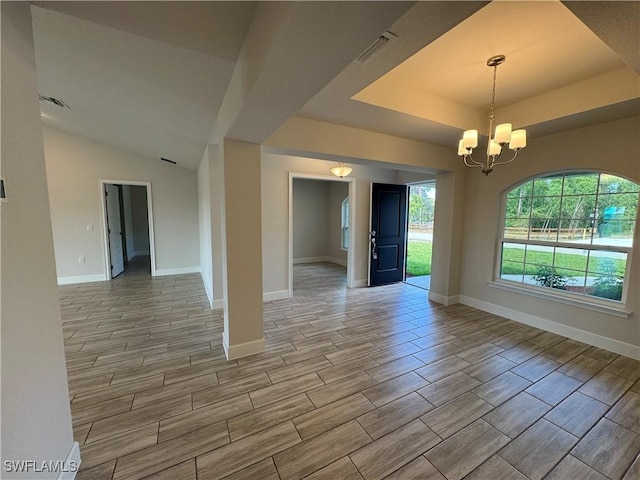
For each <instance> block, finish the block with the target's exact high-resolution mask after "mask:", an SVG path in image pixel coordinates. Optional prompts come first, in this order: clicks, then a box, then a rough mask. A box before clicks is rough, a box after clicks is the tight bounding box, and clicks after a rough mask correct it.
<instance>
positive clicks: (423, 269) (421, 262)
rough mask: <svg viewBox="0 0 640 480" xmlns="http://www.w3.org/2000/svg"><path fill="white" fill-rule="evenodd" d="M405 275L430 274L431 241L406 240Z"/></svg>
mask: <svg viewBox="0 0 640 480" xmlns="http://www.w3.org/2000/svg"><path fill="white" fill-rule="evenodd" d="M407 275H410V276H413V277H417V276H419V275H431V242H408V245H407Z"/></svg>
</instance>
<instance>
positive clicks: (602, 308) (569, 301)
mask: <svg viewBox="0 0 640 480" xmlns="http://www.w3.org/2000/svg"><path fill="white" fill-rule="evenodd" d="M488 285H489V286H490V287H494V288H499V289H501V290H507V291H509V292H515V293H522V294H524V295H529V296H531V297H536V298H542V299H544V300H551V301H553V302H558V303H564V304H565V305H571V306H573V307H578V308H584V309H586V310H592V311H594V312H599V313H606V314H608V315H613V316H616V317H620V318H629V317H630V316H631V314H632V312H631V311H629V310H627V309H625V308H624V305H623V304H620V305H619V306H618V305H613V304H610V303H609V302H607V303H604V302H599V301H597V300H595V299H594V301H587V300H583V299H580V298H572V297H570V296H568V295H562V294H559V293H547V292H545V291H542V290H538V289H534V288H527V287H521V286H519V285H516V284H512V283H508V282H504V281H496V280H494V281H493V282H489V283H488Z"/></svg>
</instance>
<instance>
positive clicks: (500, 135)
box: [458, 55, 527, 175]
mask: <svg viewBox="0 0 640 480" xmlns="http://www.w3.org/2000/svg"><path fill="white" fill-rule="evenodd" d="M505 58H506V57H505V56H504V55H496V56H494V57H491V58H490V59H489V60H487V66H489V67H493V89H492V91H491V112H490V113H489V138H488V142H487V157H486V159H484V160H483V161H477V160H474V158H473V157H472V156H471V155H472V153H473V149H474V148H476V147H477V146H478V130H466V131H465V132H464V134H463V135H462V139H461V140H460V141H459V142H458V155H459V156H461V157H462V159H463V160H464V164H465V165H466V166H467V167H480V168H482V173H484V174H485V175H489V174H490V173H491V172H492V171H493V167H495V166H496V165H505V164H507V163H511V162H513V161H514V160H515V159H516V157H517V156H518V152H519V151H520V150H522V149H523V148H524V147H526V146H527V132H526V130H513V131H511V124H510V123H501V124H500V125H497V126H496V130H495V133H494V134H493V138H491V132H492V130H493V120H494V119H495V115H494V107H495V101H496V72H497V70H498V65H500V64H502V63H504V61H505ZM507 144H509V148H510V149H511V150H513V151H514V152H513V156H512V157H511V158H510V159H509V160H500V159H501V157H502V153H503V151H504V150H505V148H504V147H505V145H507Z"/></svg>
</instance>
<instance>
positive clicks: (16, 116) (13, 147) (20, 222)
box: [0, 2, 74, 479]
mask: <svg viewBox="0 0 640 480" xmlns="http://www.w3.org/2000/svg"><path fill="white" fill-rule="evenodd" d="M29 8H30V7H29V3H27V2H24V3H19V2H2V4H1V9H2V13H1V15H0V17H1V18H2V28H1V30H2V41H1V42H0V43H1V46H2V47H1V48H2V53H1V57H2V101H1V104H2V139H1V144H2V153H1V158H2V176H3V177H4V179H5V181H6V189H7V198H8V201H7V203H3V204H1V206H0V212H1V215H2V219H1V220H2V230H1V234H0V236H1V243H2V249H1V255H0V262H1V264H2V269H1V271H2V278H1V287H2V288H1V295H2V307H1V310H2V311H1V318H2V349H1V350H2V360H1V363H2V375H1V379H2V380H1V381H2V384H1V389H0V390H1V391H2V421H1V424H2V440H1V446H0V450H1V451H2V466H3V468H2V471H3V473H2V478H12V479H21V478H25V479H26V478H29V479H35V478H56V477H57V475H58V474H57V473H56V472H51V473H40V474H37V473H34V472H29V473H26V474H18V473H11V474H9V473H6V472H5V469H4V465H5V464H4V462H5V461H20V460H22V461H24V460H34V461H37V462H38V463H39V464H41V462H43V461H64V460H65V459H66V458H68V455H69V453H70V452H71V450H72V447H73V444H74V442H73V433H72V428H71V413H70V409H69V391H68V388H67V373H66V368H65V359H64V347H63V342H62V328H61V322H60V305H59V302H58V289H57V286H56V266H55V263H54V254H53V237H52V232H51V216H50V214H49V199H48V197H47V180H46V175H45V163H44V155H43V146H42V134H41V131H40V116H39V114H40V112H39V110H40V109H39V106H38V96H37V93H38V88H37V85H36V74H35V64H34V53H33V36H32V32H31V16H30V11H29ZM67 175H69V176H73V172H67Z"/></svg>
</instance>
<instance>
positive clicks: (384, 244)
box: [369, 183, 407, 287]
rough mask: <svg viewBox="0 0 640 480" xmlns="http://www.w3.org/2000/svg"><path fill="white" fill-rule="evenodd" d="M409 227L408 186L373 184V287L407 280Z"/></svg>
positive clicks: (371, 269)
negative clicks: (405, 276)
mask: <svg viewBox="0 0 640 480" xmlns="http://www.w3.org/2000/svg"><path fill="white" fill-rule="evenodd" d="M406 224H407V186H406V185H388V184H384V183H372V184H371V232H370V238H371V242H370V247H369V258H370V267H369V286H370V287H373V286H376V285H384V284H387V283H395V282H402V281H403V280H404V262H405V249H406V235H407V225H406Z"/></svg>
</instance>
